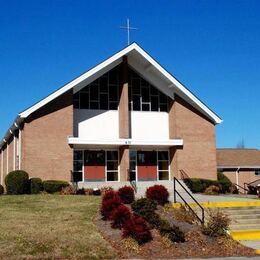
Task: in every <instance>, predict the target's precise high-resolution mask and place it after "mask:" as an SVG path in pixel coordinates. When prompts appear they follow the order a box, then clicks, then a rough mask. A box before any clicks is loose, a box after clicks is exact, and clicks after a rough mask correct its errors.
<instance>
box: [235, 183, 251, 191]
mask: <svg viewBox="0 0 260 260" xmlns="http://www.w3.org/2000/svg"><path fill="white" fill-rule="evenodd" d="M233 185H235V186H236V187H238V188H241V189H243V190H244V191H247V192H248V191H249V190H248V189H246V188H245V186H244V187H242V186H240V185H238V184H236V183H233ZM244 185H245V183H244ZM238 190H239V189H238Z"/></svg>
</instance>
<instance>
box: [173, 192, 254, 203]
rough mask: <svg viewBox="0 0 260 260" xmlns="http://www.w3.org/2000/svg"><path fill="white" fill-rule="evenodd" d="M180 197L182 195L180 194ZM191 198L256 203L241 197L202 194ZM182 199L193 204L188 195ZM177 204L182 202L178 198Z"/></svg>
mask: <svg viewBox="0 0 260 260" xmlns="http://www.w3.org/2000/svg"><path fill="white" fill-rule="evenodd" d="M181 195H182V194H181ZM192 195H193V197H194V198H195V199H196V200H197V201H198V202H215V201H221V202H225V201H258V200H256V199H250V198H243V197H231V196H221V195H203V194H192ZM183 196H184V199H185V200H186V201H187V202H194V201H193V200H192V199H191V198H190V196H189V195H187V194H183ZM170 201H173V195H171V196H170ZM177 201H178V202H182V200H181V199H180V198H177Z"/></svg>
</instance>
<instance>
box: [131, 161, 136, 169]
mask: <svg viewBox="0 0 260 260" xmlns="http://www.w3.org/2000/svg"><path fill="white" fill-rule="evenodd" d="M135 166H136V161H130V171H135Z"/></svg>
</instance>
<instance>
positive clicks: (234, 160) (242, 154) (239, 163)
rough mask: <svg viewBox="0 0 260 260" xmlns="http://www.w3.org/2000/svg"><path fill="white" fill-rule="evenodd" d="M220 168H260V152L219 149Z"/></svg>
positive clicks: (254, 150) (218, 162)
mask: <svg viewBox="0 0 260 260" xmlns="http://www.w3.org/2000/svg"><path fill="white" fill-rule="evenodd" d="M217 166H218V168H258V167H259V166H260V150H257V149H217Z"/></svg>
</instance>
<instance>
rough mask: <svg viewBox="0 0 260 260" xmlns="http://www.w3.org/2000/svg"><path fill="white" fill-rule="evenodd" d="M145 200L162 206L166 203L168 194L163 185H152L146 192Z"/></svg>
mask: <svg viewBox="0 0 260 260" xmlns="http://www.w3.org/2000/svg"><path fill="white" fill-rule="evenodd" d="M146 198H148V199H150V200H154V201H156V202H157V203H158V204H159V205H164V204H166V203H167V202H168V199H169V192H168V190H167V189H166V188H165V187H164V186H163V185H154V186H152V187H149V188H148V189H147V190H146Z"/></svg>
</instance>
